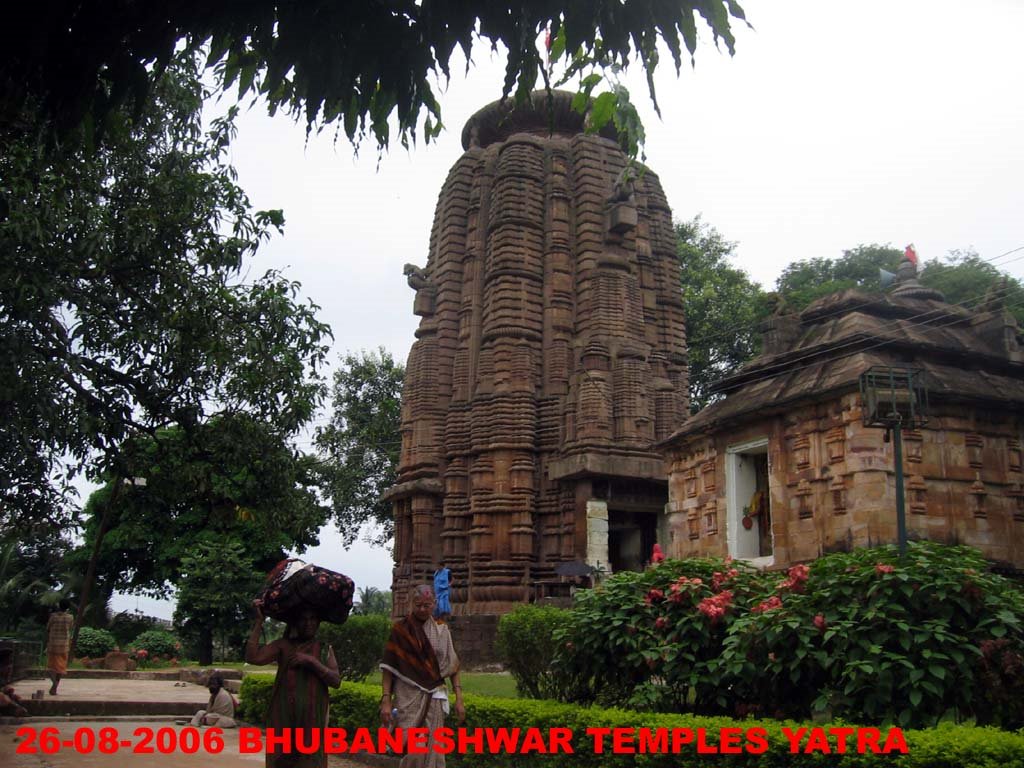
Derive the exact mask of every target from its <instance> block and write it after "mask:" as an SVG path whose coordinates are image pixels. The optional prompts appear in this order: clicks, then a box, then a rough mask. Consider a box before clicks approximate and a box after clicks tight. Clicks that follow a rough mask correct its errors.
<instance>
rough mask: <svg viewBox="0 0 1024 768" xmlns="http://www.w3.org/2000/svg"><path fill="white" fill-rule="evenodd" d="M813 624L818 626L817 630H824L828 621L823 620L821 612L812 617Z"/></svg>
mask: <svg viewBox="0 0 1024 768" xmlns="http://www.w3.org/2000/svg"><path fill="white" fill-rule="evenodd" d="M814 626H815V627H817V628H818V631H819V632H824V631H825V627H826V626H828V622H827V621H825V616H824V615H823V614H821V613H819V614H818V615H816V616H815V617H814Z"/></svg>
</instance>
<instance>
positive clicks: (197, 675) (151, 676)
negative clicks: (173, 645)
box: [26, 667, 242, 690]
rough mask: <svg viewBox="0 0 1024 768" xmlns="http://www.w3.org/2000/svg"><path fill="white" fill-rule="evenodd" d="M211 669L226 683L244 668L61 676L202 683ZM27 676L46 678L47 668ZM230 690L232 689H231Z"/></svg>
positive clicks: (102, 671)
mask: <svg viewBox="0 0 1024 768" xmlns="http://www.w3.org/2000/svg"><path fill="white" fill-rule="evenodd" d="M211 671H216V672H219V673H220V676H221V677H223V678H224V681H225V683H226V682H227V681H229V680H241V679H242V670H240V669H218V668H217V667H211V668H204V669H197V668H195V667H186V668H184V669H182V668H177V667H175V668H173V669H137V670H135V671H133V672H126V671H121V670H114V669H69V670H68V671H67V672H65V673H64V674H63V675H61V677H62V678H63V679H65V680H74V679H78V680H82V679H89V680H184V681H185V682H189V683H197V684H199V685H202V682H204V681H205V680H206V678H207V677H208V676H209V674H210V672H211ZM26 676H27V677H41V678H45V677H46V676H47V675H46V670H45V669H43V668H42V667H34V668H32V669H29V670H27V671H26ZM229 690H230V689H229Z"/></svg>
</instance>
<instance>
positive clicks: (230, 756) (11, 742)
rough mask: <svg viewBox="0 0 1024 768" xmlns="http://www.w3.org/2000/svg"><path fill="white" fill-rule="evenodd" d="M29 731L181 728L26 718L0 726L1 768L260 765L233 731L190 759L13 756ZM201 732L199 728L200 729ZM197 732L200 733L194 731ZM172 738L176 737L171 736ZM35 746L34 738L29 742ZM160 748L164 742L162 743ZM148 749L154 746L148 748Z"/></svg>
mask: <svg viewBox="0 0 1024 768" xmlns="http://www.w3.org/2000/svg"><path fill="white" fill-rule="evenodd" d="M24 727H29V728H34V729H35V730H36V732H37V733H38V732H39V731H41V730H42V729H43V728H50V727H53V728H57V729H58V738H59V739H60V740H61V742H64V741H66V740H71V739H74V738H75V732H76V731H78V730H79V729H82V728H87V729H90V730H91V731H93V732H94V733H95V734H98V732H99V730H100V729H101V728H116V729H117V737H118V740H119V741H120V740H122V739H130V740H132V742H133V744H136V743H138V741H139V737H138V736H136V735H135V730H136V729H137V728H148V729H151V730H152V731H154V732H155V731H158V730H160V729H163V728H169V729H173V730H174V731H175V732H176V734H180V732H181V730H182V728H183V727H184V726H181V725H177V724H176V723H175V722H174V721H173V720H147V721H141V720H108V721H97V720H90V721H79V720H59V721H57V720H43V719H40V718H30V719H29V720H26V721H24V722H21V723H18V724H14V725H10V724H9V725H0V767H2V768H110V766H116V767H117V768H183V767H184V766H189V767H190V768H194V766H200V765H201V766H207V765H210V766H215V768H257V766H261V765H263V764H264V755H263V754H262V753H259V754H240V752H239V742H238V731H237V729H227V730H225V731H224V746H223V749H222V750H221V751H220V752H218V753H216V754H210V753H208V752H205V751H203V750H202V749H200V751H198V752H196V753H195V754H185V753H184V752H182V751H181V749H180V748H179V749H175V750H173V751H171V752H169V753H168V754H158V753H154V754H135V753H133V752H132V751H131V749H130V748H126V749H121V748H119V749H118V751H117V753H116V754H113V755H105V754H102V753H100V752H99V750H97V749H94V750H93V751H92V752H91V753H89V754H82V753H79V752H76V751H75V750H74V748H71V749H64V748H61V749H60V750H59V751H58V752H56V753H55V754H49V755H44V754H41V753H40V752H37V753H36V754H18V752H17V750H18V745H19V744H20V743H22V742H23V739H18V738H17V732H18V729H19V728H24ZM203 730H205V729H203ZM200 732H201V733H202V730H201V731H200ZM174 738H178V737H177V735H176V736H175V737H174ZM34 743H35V745H36V746H38V744H39V742H38V739H36V741H35V742H34ZM165 743H166V742H165ZM151 746H154V748H155V744H151ZM329 766H330V768H366V766H365V765H362V764H360V763H357V762H355V761H353V760H349V759H345V758H340V757H337V756H334V755H331V756H330V758H329Z"/></svg>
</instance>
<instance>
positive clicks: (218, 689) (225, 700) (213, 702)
mask: <svg viewBox="0 0 1024 768" xmlns="http://www.w3.org/2000/svg"><path fill="white" fill-rule="evenodd" d="M206 687H207V688H209V689H210V702H209V704H207V705H206V709H200V710H199V711H198V712H196V714H195V716H194V717H193V718H192V726H193V727H196V728H198V727H199V726H200V725H216V726H218V727H219V728H234V727H235V726H236V725H237V723H236V722H235V699H234V697H233V696H232V695H231V694H230V693H228V690H227V688H225V687H224V678H223V677H222V676H221V675H219V674H217V673H216V672H215V673H213V674H212V675H210V679H209V681H208V682H207V683H206Z"/></svg>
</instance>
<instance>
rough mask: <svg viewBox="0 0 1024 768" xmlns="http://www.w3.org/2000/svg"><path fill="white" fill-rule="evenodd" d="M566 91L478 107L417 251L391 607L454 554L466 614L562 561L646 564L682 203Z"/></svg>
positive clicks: (672, 418)
mask: <svg viewBox="0 0 1024 768" xmlns="http://www.w3.org/2000/svg"><path fill="white" fill-rule="evenodd" d="M571 98H572V95H571V94H567V93H560V92H556V93H555V94H554V99H553V103H552V102H549V101H548V99H547V96H546V95H545V94H535V98H534V105H533V106H524V107H516V108H513V107H512V106H511V104H510V103H506V104H504V105H502V104H500V103H495V104H491V105H490V106H488V107H485V108H484V109H482V110H480V111H479V112H478V113H477V114H475V115H474V116H473V117H472V118H470V120H469V122H468V123H467V125H466V127H465V129H464V131H463V134H462V141H463V147H464V148H465V150H466V151H465V154H463V155H462V157H460V158H459V160H458V161H457V162H456V163H455V165H454V167H453V168H452V170H451V172H450V173H449V175H448V178H447V180H446V181H445V183H444V187H443V188H442V190H441V194H440V198H439V200H438V204H437V210H436V214H435V217H434V225H433V230H432V232H431V237H430V251H429V256H428V258H427V264H426V266H425V267H424V268H422V269H421V268H419V267H416V266H413V265H407V266H406V275H407V276H408V279H409V284H410V286H412V287H413V288H414V289H415V290H416V298H415V302H414V312H415V313H416V314H417V315H419V316H420V317H421V320H420V325H419V329H418V330H417V332H416V342H415V343H414V344H413V347H412V350H411V352H410V354H409V358H408V363H407V366H406V381H405V389H404V393H403V398H402V453H401V461H400V466H399V479H398V483H397V485H396V486H395V487H394V488H393V489H392V490H391V491H390V492H389V494H388V496H389V498H390V499H391V500H392V502H393V504H394V512H395V537H396V539H395V561H396V562H395V571H394V584H393V587H394V590H395V597H396V606H395V610H396V612H397V613H401V612H403V611H404V604H403V603H402V602H401V601H402V600H404V595H405V592H406V588H407V587H408V586H409V585H411V584H415V583H418V582H421V581H429V579H430V577H431V575H432V573H433V571H434V570H435V569H436V568H438V567H440V566H441V565H444V566H447V567H448V568H449V569H450V570H451V572H452V578H453V589H452V603H453V610H454V613H455V614H456V615H457V616H458V615H480V614H485V615H495V614H500V613H504V612H506V611H508V610H509V609H510V608H511V607H512V606H514V605H515V604H517V603H521V602H527V601H531V600H534V599H538V598H540V597H544V596H545V595H550V594H558V593H559V590H560V588H561V587H562V586H563V585H564V584H563V583H564V579H560V578H559V577H558V575H557V574H556V571H555V569H556V568H557V567H558V566H559V565H560V564H564V563H570V562H574V561H577V562H578V563H580V564H582V563H587V564H590V565H592V566H594V567H599V568H601V569H602V570H604V571H608V570H617V569H620V568H624V567H639V566H640V565H641V563H642V561H643V560H644V559H646V558H647V557H648V556H649V553H650V549H651V545H652V544H653V543H654V541H655V539H656V538H657V537H658V530H659V526H660V525H661V524H662V520H663V516H664V505H665V503H666V502H667V484H666V472H665V469H664V463H663V459H662V457H661V455H660V454H659V453H658V452H657V451H656V450H655V449H654V448H653V445H654V443H655V442H656V441H658V440H661V439H664V438H666V437H668V436H669V435H670V434H672V432H673V431H674V430H675V429H676V428H677V427H678V426H679V424H680V423H681V422H682V420H683V419H684V418H685V416H686V414H687V394H686V393H687V368H686V357H685V354H686V339H685V327H684V318H683V306H682V301H681V293H680V283H679V263H678V260H677V257H676V243H675V236H674V233H673V229H672V218H671V212H670V211H669V207H668V203H667V202H666V200H665V196H664V193H663V192H662V189H661V185H660V184H659V182H658V178H657V176H656V175H655V174H654V173H652V172H651V171H649V170H645V169H634V168H632V167H630V166H629V164H628V161H627V158H626V156H625V155H624V154H623V153H622V152H621V151H620V149H619V147H618V145H617V144H616V142H615V141H614V140H613V139H612V138H610V137H609V136H603V135H588V134H585V133H584V132H583V117H582V116H581V115H579V114H578V113H576V112H574V111H572V109H571V108H570V102H571ZM566 593H567V589H566ZM457 623H458V622H457Z"/></svg>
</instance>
